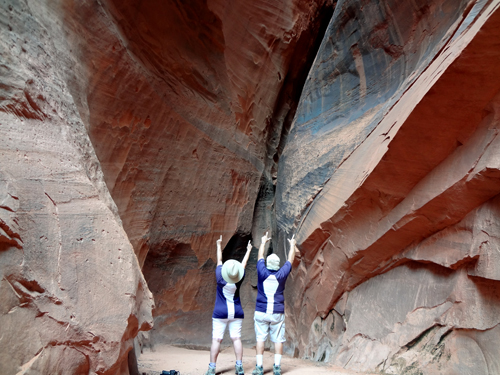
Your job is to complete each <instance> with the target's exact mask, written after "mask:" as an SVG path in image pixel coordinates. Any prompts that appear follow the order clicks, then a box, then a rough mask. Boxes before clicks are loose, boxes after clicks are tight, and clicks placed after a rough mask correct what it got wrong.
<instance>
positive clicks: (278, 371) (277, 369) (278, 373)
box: [273, 365, 281, 375]
mask: <svg viewBox="0 0 500 375" xmlns="http://www.w3.org/2000/svg"><path fill="white" fill-rule="evenodd" d="M273 375H281V366H280V365H278V366H276V365H273Z"/></svg>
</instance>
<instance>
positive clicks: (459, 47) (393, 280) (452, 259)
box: [276, 0, 500, 374]
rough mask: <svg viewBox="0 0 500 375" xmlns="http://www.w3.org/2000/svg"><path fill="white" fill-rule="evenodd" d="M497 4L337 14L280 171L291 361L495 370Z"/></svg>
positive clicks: (375, 5) (499, 304)
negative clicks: (290, 241) (291, 257)
mask: <svg viewBox="0 0 500 375" xmlns="http://www.w3.org/2000/svg"><path fill="white" fill-rule="evenodd" d="M499 6H500V5H499V2H485V1H478V2H476V1H472V2H466V1H464V2H455V1H454V2H451V1H426V2H419V3H418V6H417V4H416V3H414V2H404V1H403V2H401V1H398V2H392V1H384V2H358V1H354V0H352V1H349V0H348V1H342V2H339V3H338V4H337V8H336V10H335V14H334V17H333V19H332V22H331V23H330V26H329V29H328V32H327V35H326V36H325V39H324V41H323V44H322V47H321V49H320V51H319V53H318V57H317V59H316V62H315V64H314V65H313V68H312V70H311V72H310V75H309V78H308V81H307V82H306V85H305V87H304V91H303V94H302V97H301V101H300V103H299V107H298V110H297V115H296V117H295V119H294V123H293V125H292V129H291V132H290V135H289V137H288V143H287V145H286V148H285V150H284V153H283V155H282V157H281V159H280V164H279V174H278V184H277V196H276V200H277V221H278V224H279V227H280V229H281V230H282V231H284V232H288V233H290V232H293V231H297V234H296V237H297V238H298V244H299V245H298V247H299V248H300V250H301V257H300V259H301V262H300V265H299V267H298V269H297V270H296V271H294V273H293V275H292V280H291V281H289V284H288V286H287V292H288V296H289V297H291V296H293V303H292V306H290V305H289V309H288V311H287V317H288V319H289V320H288V322H290V324H288V322H287V330H288V331H289V338H290V340H289V342H288V345H289V347H288V351H289V352H290V353H295V355H299V356H305V357H309V358H314V359H316V360H328V361H330V362H333V363H335V364H338V365H341V366H343V367H346V368H351V369H356V370H360V371H384V373H391V374H402V373H405V374H406V373H408V374H417V373H418V374H422V373H424V374H435V373H439V374H445V373H446V374H456V373H474V374H476V373H478V374H480V373H484V374H489V373H496V372H497V370H498V359H497V358H498V357H499V356H498V349H493V351H495V355H492V354H491V350H492V349H491V347H493V346H495V345H496V346H497V348H498V345H499V344H500V342H499V341H500V340H499V338H498V336H495V334H494V332H495V331H496V330H497V329H498V326H499V323H500V318H499V315H498V313H499V310H500V300H499V299H498V298H499V296H500V284H499V283H498V264H499V263H498V248H499V244H498V240H497V238H498V237H497V236H498V235H497V232H498V228H497V227H498V226H497V222H498V221H499V216H498V215H499V211H498V208H499V206H498V204H499V200H498V199H499V198H498V194H499V193H500V180H499V179H500V164H499V160H500V159H499V154H498V150H499V149H500V148H499V145H498V142H499V140H498V137H497V134H498V127H499V125H500V123H499V118H500V117H499V115H498V114H499V112H498V110H499V109H500V107H499V105H500V96H499V95H498V94H499V92H500V79H499V76H498V75H497V74H496V68H495V67H496V66H498V64H500V31H499V30H500V11H499V10H498V8H499ZM337 314H338V315H339V316H341V317H342V319H343V322H342V324H341V326H340V327H339V329H340V332H339V333H336V334H335V335H332V328H331V326H330V325H328V324H325V322H326V321H328V320H331V316H336V315H337ZM318 327H322V328H321V329H318ZM333 327H335V325H333ZM307 332H309V333H308V334H307ZM311 337H312V338H313V339H312V340H311ZM476 337H477V338H478V340H479V341H475V340H476ZM479 337H481V338H479ZM486 337H488V339H486ZM486 340H492V342H489V343H488V344H486ZM495 369H496V370H495Z"/></svg>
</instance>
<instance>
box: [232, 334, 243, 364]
mask: <svg viewBox="0 0 500 375" xmlns="http://www.w3.org/2000/svg"><path fill="white" fill-rule="evenodd" d="M231 340H233V346H234V355H235V356H236V360H237V361H241V360H242V359H243V344H242V343H241V338H240V337H231Z"/></svg>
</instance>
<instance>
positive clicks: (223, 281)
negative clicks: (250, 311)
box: [205, 236, 252, 375]
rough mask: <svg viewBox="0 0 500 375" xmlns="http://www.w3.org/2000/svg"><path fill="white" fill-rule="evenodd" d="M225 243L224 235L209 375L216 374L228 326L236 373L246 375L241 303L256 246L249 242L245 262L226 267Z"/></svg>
mask: <svg viewBox="0 0 500 375" xmlns="http://www.w3.org/2000/svg"><path fill="white" fill-rule="evenodd" d="M221 243H222V236H220V238H219V239H218V240H217V268H216V269H215V276H216V279H217V294H216V297H215V306H214V312H213V314H212V348H211V349H210V364H209V365H208V371H207V372H206V373H205V375H214V374H215V365H216V363H217V357H218V356H219V351H220V344H221V342H222V338H223V337H224V332H225V331H226V327H229V336H230V337H231V340H233V346H234V354H235V356H236V365H235V373H236V375H244V374H245V372H244V371H243V365H242V359H243V345H242V343H241V326H242V323H243V318H244V313H243V307H242V306H241V301H240V286H241V283H242V282H243V278H244V276H245V267H246V265H247V261H248V257H249V256H250V251H251V250H252V244H251V242H250V241H248V245H247V252H246V254H245V256H244V258H243V260H242V261H241V263H240V262H238V261H237V260H235V259H229V260H227V261H226V262H224V264H222V247H221Z"/></svg>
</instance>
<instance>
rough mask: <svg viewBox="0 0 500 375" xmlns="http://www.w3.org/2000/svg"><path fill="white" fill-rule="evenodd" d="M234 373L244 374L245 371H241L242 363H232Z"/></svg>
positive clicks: (237, 374)
mask: <svg viewBox="0 0 500 375" xmlns="http://www.w3.org/2000/svg"><path fill="white" fill-rule="evenodd" d="M234 373H235V374H236V375H245V371H243V366H242V365H234Z"/></svg>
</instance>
